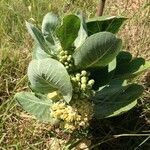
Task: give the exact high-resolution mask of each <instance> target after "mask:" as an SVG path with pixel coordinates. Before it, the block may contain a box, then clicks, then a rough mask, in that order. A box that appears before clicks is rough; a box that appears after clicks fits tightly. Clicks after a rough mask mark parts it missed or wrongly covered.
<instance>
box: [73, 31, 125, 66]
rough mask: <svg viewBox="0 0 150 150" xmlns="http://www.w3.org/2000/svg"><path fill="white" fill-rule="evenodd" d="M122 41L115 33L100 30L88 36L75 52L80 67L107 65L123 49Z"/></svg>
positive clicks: (75, 58)
mask: <svg viewBox="0 0 150 150" xmlns="http://www.w3.org/2000/svg"><path fill="white" fill-rule="evenodd" d="M121 46H122V42H121V40H120V39H118V38H116V37H115V35H114V34H112V33H109V32H100V33H96V34H94V35H92V36H90V37H88V38H87V39H86V40H85V42H84V43H83V44H82V45H81V46H80V47H79V48H78V49H77V50H76V51H75V53H74V54H73V58H74V63H75V65H76V66H77V67H78V68H91V67H104V66H107V65H108V64H109V63H110V62H111V61H112V60H113V59H114V58H115V57H116V56H117V54H118V53H119V51H120V50H121Z"/></svg>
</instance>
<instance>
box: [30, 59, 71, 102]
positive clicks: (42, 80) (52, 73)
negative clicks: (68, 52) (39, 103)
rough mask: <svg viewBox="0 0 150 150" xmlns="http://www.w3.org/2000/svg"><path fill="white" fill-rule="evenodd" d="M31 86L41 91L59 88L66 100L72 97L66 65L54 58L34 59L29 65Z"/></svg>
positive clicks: (46, 91) (47, 91)
mask: <svg viewBox="0 0 150 150" xmlns="http://www.w3.org/2000/svg"><path fill="white" fill-rule="evenodd" d="M28 78H29V81H30V83H31V88H32V89H33V90H35V91H37V92H40V93H50V92H53V91H56V90H59V91H60V92H61V94H62V96H63V97H64V99H65V101H66V102H67V103H69V101H70V100H71V98H72V85H71V82H70V76H69V75H68V73H67V70H66V69H65V67H64V66H63V65H62V64H61V63H60V62H58V61H57V60H54V59H52V58H46V59H39V60H32V61H31V62H30V64H29V67H28Z"/></svg>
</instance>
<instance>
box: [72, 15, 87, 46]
mask: <svg viewBox="0 0 150 150" xmlns="http://www.w3.org/2000/svg"><path fill="white" fill-rule="evenodd" d="M78 17H79V18H80V20H81V24H80V30H79V32H78V37H77V38H76V39H75V41H74V45H75V47H76V48H78V47H80V46H81V45H82V43H83V42H84V41H85V39H86V38H87V37H88V34H87V27H86V23H85V19H84V17H83V14H82V13H80V14H78Z"/></svg>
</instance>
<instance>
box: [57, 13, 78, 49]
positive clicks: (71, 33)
mask: <svg viewBox="0 0 150 150" xmlns="http://www.w3.org/2000/svg"><path fill="white" fill-rule="evenodd" d="M79 29H80V19H79V17H77V16H76V15H68V16H66V17H64V19H63V24H62V25H61V26H60V27H59V28H58V30H57V36H58V38H59V40H60V42H61V46H62V48H63V49H64V50H70V49H71V48H72V47H73V42H74V40H75V39H76V38H77V36H78V31H79Z"/></svg>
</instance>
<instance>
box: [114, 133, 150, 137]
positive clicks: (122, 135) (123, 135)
mask: <svg viewBox="0 0 150 150" xmlns="http://www.w3.org/2000/svg"><path fill="white" fill-rule="evenodd" d="M128 136H150V134H119V135H114V136H113V137H114V138H118V137H128Z"/></svg>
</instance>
